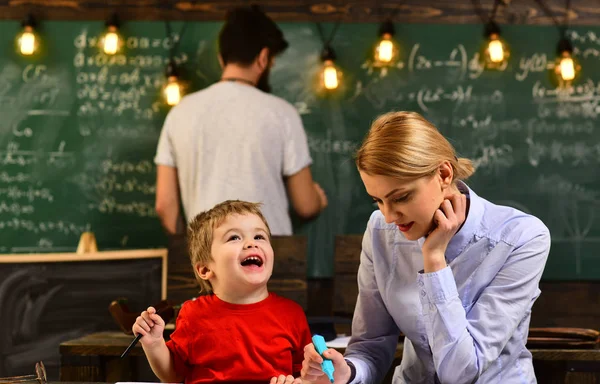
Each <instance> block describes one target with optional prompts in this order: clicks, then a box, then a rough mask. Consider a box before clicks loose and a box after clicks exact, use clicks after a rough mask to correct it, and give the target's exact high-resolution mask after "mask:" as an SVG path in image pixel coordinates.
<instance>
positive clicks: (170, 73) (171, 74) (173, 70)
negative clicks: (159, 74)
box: [165, 59, 179, 78]
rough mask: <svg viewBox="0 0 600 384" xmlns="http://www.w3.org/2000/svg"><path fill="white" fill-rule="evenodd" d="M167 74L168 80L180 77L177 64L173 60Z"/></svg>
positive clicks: (168, 65)
mask: <svg viewBox="0 0 600 384" xmlns="http://www.w3.org/2000/svg"><path fill="white" fill-rule="evenodd" d="M165 74H166V76H167V78H169V77H179V68H178V67H177V64H175V61H173V59H171V60H169V63H168V64H167V69H166V71H165Z"/></svg>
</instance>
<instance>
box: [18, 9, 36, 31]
mask: <svg viewBox="0 0 600 384" xmlns="http://www.w3.org/2000/svg"><path fill="white" fill-rule="evenodd" d="M21 26H22V27H31V28H34V29H35V27H37V22H36V20H35V17H33V15H32V14H31V13H29V14H28V15H27V17H26V18H25V20H23V21H22V22H21Z"/></svg>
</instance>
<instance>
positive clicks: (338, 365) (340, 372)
mask: <svg viewBox="0 0 600 384" xmlns="http://www.w3.org/2000/svg"><path fill="white" fill-rule="evenodd" d="M323 356H325V357H326V358H328V359H330V360H331V362H332V363H333V368H334V372H333V379H334V380H335V381H334V384H346V383H347V382H348V379H350V367H349V366H348V363H346V360H344V355H342V354H341V353H339V352H338V351H336V350H335V349H332V348H329V349H327V350H326V351H325V352H323ZM322 362H323V358H322V357H321V355H319V352H317V351H316V350H315V346H314V345H313V344H312V343H310V344H307V345H306V346H305V347H304V361H302V371H301V377H302V379H303V380H307V381H311V382H313V381H314V382H315V383H318V384H331V382H330V381H329V379H328V378H327V375H326V374H325V372H323V370H322V369H321V363H322ZM294 384H296V383H294Z"/></svg>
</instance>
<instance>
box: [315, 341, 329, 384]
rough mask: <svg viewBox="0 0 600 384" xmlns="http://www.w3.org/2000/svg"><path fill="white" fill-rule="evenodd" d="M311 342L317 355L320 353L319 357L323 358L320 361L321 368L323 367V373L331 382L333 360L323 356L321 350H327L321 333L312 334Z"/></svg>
mask: <svg viewBox="0 0 600 384" xmlns="http://www.w3.org/2000/svg"><path fill="white" fill-rule="evenodd" d="M312 342H313V345H314V346H315V349H316V350H317V352H318V353H319V355H321V357H322V358H323V362H322V363H321V368H322V369H323V372H325V374H326V375H327V377H328V378H329V381H331V382H332V383H333V372H334V369H333V362H331V360H329V359H327V358H325V356H323V352H325V351H326V350H327V345H326V344H325V339H324V338H323V336H321V335H313V337H312Z"/></svg>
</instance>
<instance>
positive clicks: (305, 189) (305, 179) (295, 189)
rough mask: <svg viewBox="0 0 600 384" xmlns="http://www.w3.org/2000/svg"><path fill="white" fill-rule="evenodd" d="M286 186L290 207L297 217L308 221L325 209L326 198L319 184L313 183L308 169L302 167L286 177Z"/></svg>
mask: <svg viewBox="0 0 600 384" xmlns="http://www.w3.org/2000/svg"><path fill="white" fill-rule="evenodd" d="M286 186H287V191H288V195H289V196H290V201H291V203H292V207H294V211H296V213H297V214H298V216H300V217H302V218H305V219H308V218H311V217H313V216H316V215H318V214H319V213H320V212H321V211H322V210H323V209H325V207H327V196H326V195H325V192H324V191H323V189H321V187H320V186H319V184H317V183H315V182H314V181H313V178H312V174H311V172H310V167H304V168H302V169H301V170H300V171H298V172H296V173H294V174H293V175H291V176H288V177H287V179H286Z"/></svg>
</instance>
